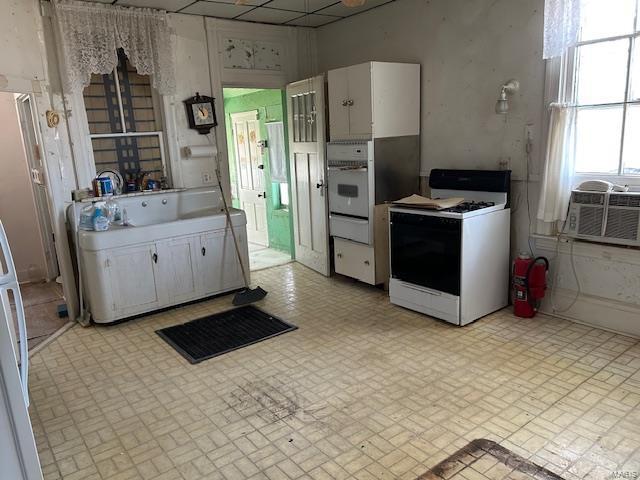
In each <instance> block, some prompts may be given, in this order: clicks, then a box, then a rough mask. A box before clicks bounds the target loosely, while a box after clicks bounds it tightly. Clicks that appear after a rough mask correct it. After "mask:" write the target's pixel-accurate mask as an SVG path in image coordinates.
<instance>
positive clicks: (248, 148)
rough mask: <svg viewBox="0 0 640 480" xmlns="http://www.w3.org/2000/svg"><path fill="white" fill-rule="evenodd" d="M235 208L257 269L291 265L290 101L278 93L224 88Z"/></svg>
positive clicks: (253, 267)
mask: <svg viewBox="0 0 640 480" xmlns="http://www.w3.org/2000/svg"><path fill="white" fill-rule="evenodd" d="M223 96H224V115H225V126H226V136H227V145H228V152H229V155H228V156H229V174H230V180H231V196H232V204H233V206H234V207H235V208H240V209H242V210H244V211H245V214H246V216H247V237H248V241H249V264H250V269H251V270H252V271H255V270H261V269H263V268H268V267H273V266H276V265H282V264H285V263H288V262H290V261H292V258H293V256H294V251H293V236H292V218H291V210H290V208H289V198H290V193H291V192H290V173H289V166H288V163H289V162H288V160H287V159H288V146H287V142H286V138H287V126H286V113H285V99H284V95H283V91H282V90H279V89H258V88H233V87H228V88H224V89H223Z"/></svg>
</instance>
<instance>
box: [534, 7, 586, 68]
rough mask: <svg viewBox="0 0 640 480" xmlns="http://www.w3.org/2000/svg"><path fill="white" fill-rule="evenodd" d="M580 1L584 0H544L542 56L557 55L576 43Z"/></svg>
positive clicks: (552, 56) (578, 28) (550, 56)
mask: <svg viewBox="0 0 640 480" xmlns="http://www.w3.org/2000/svg"><path fill="white" fill-rule="evenodd" d="M582 1H584V0H545V2H544V49H543V54H542V57H543V58H545V59H547V58H554V57H559V56H560V55H563V54H564V53H565V52H566V51H567V49H568V48H570V47H573V46H575V45H576V43H577V42H578V35H579V33H580V4H581V2H582Z"/></svg>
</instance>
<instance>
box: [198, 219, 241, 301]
mask: <svg viewBox="0 0 640 480" xmlns="http://www.w3.org/2000/svg"><path fill="white" fill-rule="evenodd" d="M199 240H200V251H199V253H198V254H199V257H198V261H197V266H198V275H199V280H198V281H199V286H200V293H201V294H202V295H213V294H215V293H219V292H220V291H222V290H224V289H225V285H240V286H242V284H243V283H244V280H243V278H242V270H241V269H240V264H239V263H238V260H237V255H236V251H235V246H234V244H233V239H232V238H231V237H230V235H225V233H224V231H218V232H209V233H206V234H203V235H201V236H200V238H199ZM238 240H239V242H240V243H242V242H243V239H242V238H239V239H238ZM220 252H222V255H221V254H220ZM247 273H248V270H247Z"/></svg>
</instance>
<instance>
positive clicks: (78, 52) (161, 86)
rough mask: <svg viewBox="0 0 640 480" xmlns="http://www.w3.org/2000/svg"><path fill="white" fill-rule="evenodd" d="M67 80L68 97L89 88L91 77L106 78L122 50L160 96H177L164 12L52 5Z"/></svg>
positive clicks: (62, 1) (68, 2)
mask: <svg viewBox="0 0 640 480" xmlns="http://www.w3.org/2000/svg"><path fill="white" fill-rule="evenodd" d="M53 5H54V9H53V11H54V19H55V24H56V27H57V30H58V31H57V32H56V33H57V38H58V40H59V42H60V46H59V47H60V50H61V52H62V55H63V64H64V68H63V78H64V81H65V87H66V89H67V91H68V92H69V93H79V92H82V90H83V89H84V88H85V87H86V86H87V85H89V82H90V80H91V74H93V73H97V74H108V73H111V72H112V71H113V69H114V68H115V67H116V65H117V63H118V55H117V50H118V49H119V48H122V49H124V52H125V54H126V55H127V58H128V59H129V62H131V64H132V65H133V66H134V67H135V68H136V70H137V72H138V73H139V74H141V75H150V76H151V82H152V85H153V87H154V88H155V89H156V90H157V91H158V92H159V93H160V94H162V95H172V94H173V93H174V91H175V62H174V53H173V51H174V50H173V48H172V47H173V32H172V29H171V27H170V26H169V23H168V17H167V14H166V12H163V11H158V10H152V9H148V8H129V7H118V6H114V5H101V4H96V3H88V2H80V1H73V0H54V1H53Z"/></svg>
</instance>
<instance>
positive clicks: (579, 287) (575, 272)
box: [549, 203, 582, 313]
mask: <svg viewBox="0 0 640 480" xmlns="http://www.w3.org/2000/svg"><path fill="white" fill-rule="evenodd" d="M570 208H571V203H569V205H567V211H566V214H565V216H564V221H563V222H562V227H561V228H560V231H559V232H558V235H557V236H556V250H555V257H554V260H555V261H556V262H558V263H560V260H559V258H558V257H559V256H560V242H561V240H562V238H563V233H564V229H565V227H566V226H567V219H568V218H569V209H570ZM567 241H568V242H569V260H570V262H571V271H572V272H573V278H574V279H575V281H576V287H577V288H576V296H575V297H574V298H573V300H572V301H571V303H569V305H568V306H567V307H565V308H563V309H559V308H558V307H557V306H556V302H555V293H556V287H557V285H558V275H559V273H558V272H559V270H560V268H558V267H559V265H556V268H555V269H554V272H553V284H552V285H551V296H550V297H549V300H550V301H551V308H552V309H553V313H565V312H568V311H569V310H571V309H572V308H573V306H574V305H575V304H576V302H577V301H578V298H580V295H582V285H580V278H579V277H578V270H577V269H576V262H575V256H574V254H573V245H574V243H575V240H573V239H571V238H569V239H567Z"/></svg>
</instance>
